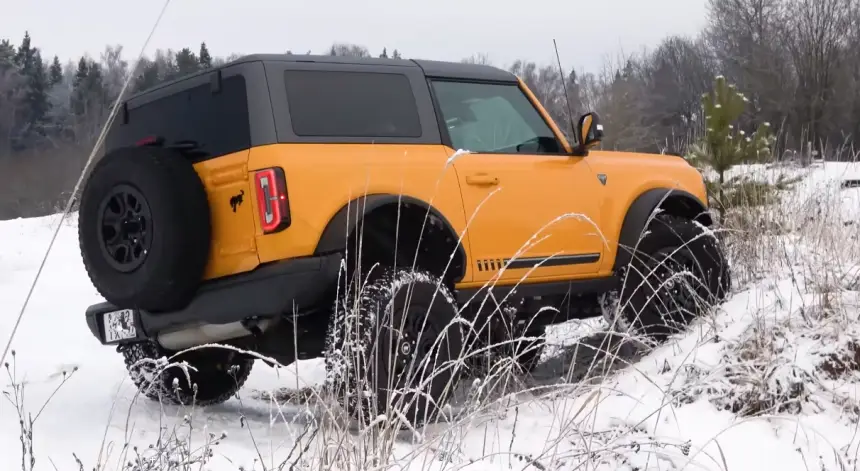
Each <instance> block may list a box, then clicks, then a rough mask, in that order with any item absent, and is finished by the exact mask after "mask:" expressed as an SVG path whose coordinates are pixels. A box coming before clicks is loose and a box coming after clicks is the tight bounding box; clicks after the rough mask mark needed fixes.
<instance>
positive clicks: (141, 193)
mask: <svg viewBox="0 0 860 471" xmlns="http://www.w3.org/2000/svg"><path fill="white" fill-rule="evenodd" d="M210 238H211V221H210V214H209V204H208V200H207V197H206V191H205V189H204V187H203V183H202V182H201V181H200V178H199V177H198V176H197V173H196V172H195V170H194V167H193V166H192V164H191V163H190V162H189V161H188V160H187V159H186V158H185V157H184V156H183V155H182V154H180V153H179V152H177V151H174V150H171V149H163V148H158V147H129V148H121V149H117V150H116V151H113V152H111V153H109V154H108V155H106V156H105V157H104V158H102V159H101V161H99V163H98V164H97V165H96V166H95V168H93V171H92V174H91V175H90V176H89V178H88V180H87V183H86V186H85V187H84V190H83V193H82V195H81V204H80V212H79V220H78V240H79V243H80V248H81V255H82V257H83V261H84V266H85V267H86V270H87V273H88V274H89V276H90V279H91V280H92V283H93V285H94V286H95V288H96V289H97V290H98V292H99V293H100V294H101V295H102V296H103V297H104V298H105V299H106V300H107V301H108V302H110V303H112V304H114V305H116V306H119V307H123V308H138V309H145V310H149V311H166V310H171V309H178V308H181V307H184V306H185V305H187V304H188V302H189V301H190V300H191V298H192V297H193V295H194V293H195V292H196V290H197V288H198V286H199V284H200V281H201V279H202V277H203V273H204V269H205V268H206V263H207V260H208V258H209V247H210Z"/></svg>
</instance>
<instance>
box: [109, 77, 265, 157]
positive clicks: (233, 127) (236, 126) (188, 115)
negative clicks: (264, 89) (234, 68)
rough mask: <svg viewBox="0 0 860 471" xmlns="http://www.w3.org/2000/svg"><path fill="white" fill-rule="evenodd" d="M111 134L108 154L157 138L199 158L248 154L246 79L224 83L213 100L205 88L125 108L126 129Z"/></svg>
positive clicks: (117, 128)
mask: <svg viewBox="0 0 860 471" xmlns="http://www.w3.org/2000/svg"><path fill="white" fill-rule="evenodd" d="M112 131H113V132H115V133H116V134H115V136H114V138H113V139H111V142H109V143H108V145H109V147H111V148H113V147H119V146H133V145H135V143H136V142H137V141H139V140H140V139H142V138H145V137H150V136H160V137H162V138H163V139H164V140H165V143H166V144H176V143H183V142H185V143H194V144H196V145H197V147H196V148H195V149H194V151H195V152H194V153H195V154H197V155H198V156H199V157H202V158H206V157H216V156H219V155H224V154H230V153H233V152H238V151H240V150H243V149H247V148H249V147H251V127H250V122H249V118H248V97H247V94H246V89H245V79H244V77H242V76H241V75H235V76H232V77H226V78H224V79H223V80H222V82H221V91H220V92H219V93H216V94H212V92H211V89H210V85H209V84H208V83H207V84H205V85H200V86H198V87H194V88H190V89H186V90H182V91H179V92H177V93H175V94H172V95H169V96H166V97H164V98H160V99H158V100H155V101H151V102H149V103H146V104H145V105H142V106H139V107H135V108H130V109H129V112H128V123H126V124H121V125H119V126H116V127H115V128H114V129H113V130H112Z"/></svg>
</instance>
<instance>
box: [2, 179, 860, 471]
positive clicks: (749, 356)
mask: <svg viewBox="0 0 860 471" xmlns="http://www.w3.org/2000/svg"><path fill="white" fill-rule="evenodd" d="M745 172H746V173H748V174H752V175H755V176H756V178H761V179H767V180H771V181H776V179H777V178H778V174H779V173H782V174H785V175H786V176H787V177H801V178H802V179H801V180H800V181H799V182H797V183H796V184H795V185H794V186H793V187H792V189H791V190H788V191H787V192H786V194H784V195H783V196H782V199H781V202H780V203H779V204H778V205H777V207H774V208H768V209H761V210H759V213H757V214H756V216H755V218H753V220H754V224H751V225H748V226H746V227H745V229H744V230H745V231H746V232H734V233H730V234H726V237H727V239H728V240H729V242H730V247H731V249H730V252H731V256H732V260H733V262H734V264H735V267H736V268H735V270H736V286H735V287H734V294H733V296H732V297H731V298H730V299H729V300H728V301H727V302H726V303H725V304H724V305H722V306H720V307H719V308H717V309H716V310H715V312H714V313H713V315H712V316H710V317H708V318H705V319H702V320H700V321H698V322H696V323H695V324H694V325H693V326H692V327H691V329H690V330H689V332H688V333H687V334H686V335H684V336H681V337H678V338H675V339H673V340H672V341H670V342H669V343H668V344H666V345H664V346H662V347H660V348H658V349H656V350H654V351H652V352H649V353H647V354H644V355H643V354H640V355H638V356H636V355H635V352H632V353H631V348H624V349H622V350H621V352H623V353H624V354H625V355H626V356H622V357H621V358H618V360H617V361H615V362H614V363H615V364H614V365H612V366H611V367H610V365H609V363H612V361H611V359H612V358H613V357H612V355H610V354H606V353H600V352H597V353H595V351H594V350H595V347H600V345H602V344H603V347H602V348H604V349H605V348H606V345H605V344H606V343H607V342H605V341H606V340H607V339H608V338H609V337H608V335H607V334H606V333H604V332H603V331H602V329H603V328H604V325H603V323H602V322H600V321H590V322H571V323H569V324H566V325H562V326H557V327H556V328H553V329H552V330H551V331H550V332H549V339H550V343H552V344H553V347H554V348H551V349H549V350H548V352H547V355H546V356H545V358H544V363H543V364H542V365H541V366H540V367H539V368H538V371H536V372H535V374H534V375H533V377H529V378H523V377H516V378H512V380H513V382H512V383H511V384H509V385H508V388H507V390H508V392H509V393H510V394H506V395H501V394H498V393H497V392H495V391H487V390H486V389H483V390H481V391H480V395H479V394H478V389H479V388H481V387H482V386H483V385H481V384H473V385H468V384H467V385H464V386H463V391H461V393H462V394H460V395H459V396H458V399H457V401H456V402H455V404H454V405H453V409H452V410H451V413H452V415H453V418H452V419H451V422H450V423H447V424H435V425H431V426H428V427H426V428H425V429H422V430H417V431H416V432H417V433H415V434H410V433H407V432H402V433H400V434H398V435H397V436H396V437H395V439H394V440H388V439H385V437H382V438H381V439H380V440H377V441H376V444H375V445H373V443H374V441H373V440H371V438H370V437H366V436H356V435H355V432H354V431H351V430H347V429H344V428H341V427H342V426H341V425H332V424H329V423H327V422H325V421H322V420H321V419H322V416H323V415H324V414H322V413H321V407H322V406H321V405H320V403H319V401H317V400H314V398H311V399H310V400H307V401H304V400H297V399H296V398H295V397H293V396H299V395H291V394H289V391H286V392H285V391H284V389H283V388H287V389H288V390H296V391H297V390H300V389H302V388H305V387H308V386H313V385H314V384H319V382H320V381H321V380H322V378H323V375H324V371H323V366H322V362H321V361H318V360H314V361H305V362H300V363H298V364H294V365H288V366H287V367H285V368H281V369H280V370H275V369H273V368H270V367H268V366H266V365H265V364H263V363H262V362H257V364H256V365H255V370H254V372H253V373H252V375H251V379H250V380H249V381H248V383H247V385H246V387H245V388H244V389H243V390H242V391H240V396H239V397H238V398H233V399H231V400H230V401H228V402H227V403H225V404H223V405H221V406H214V407H210V408H206V409H197V410H190V409H185V408H179V407H168V406H164V407H161V406H159V405H158V404H157V403H154V402H151V401H149V400H146V399H143V398H137V397H136V394H135V393H136V390H135V389H134V387H133V385H131V384H130V382H129V381H128V380H127V376H126V371H125V368H124V366H123V363H122V360H121V358H120V356H119V355H118V354H117V353H116V352H115V351H114V350H113V349H111V348H109V347H103V346H101V345H100V344H99V343H98V342H97V341H96V340H95V339H94V338H93V337H92V335H91V334H90V332H89V330H88V329H87V327H86V324H85V322H84V310H85V309H86V307H87V306H88V305H90V304H92V303H94V302H98V301H100V297H99V296H98V294H97V293H96V292H95V290H94V289H93V287H92V285H91V284H90V282H89V279H88V278H87V275H86V273H85V272H84V269H83V266H82V264H81V260H80V256H79V251H78V246H77V235H76V227H75V220H74V217H72V218H70V220H68V221H66V222H65V223H64V226H63V227H62V229H61V231H60V233H59V238H58V240H57V242H56V244H55V246H54V250H53V252H52V254H51V256H50V258H49V260H48V263H47V265H46V266H45V270H44V273H43V274H42V278H41V280H40V282H39V285H38V286H37V288H36V291H35V293H34V296H33V300H32V301H31V304H30V306H29V308H28V311H27V312H26V314H25V317H24V320H23V322H22V324H21V327H20V330H19V332H18V334H17V337H16V339H15V342H14V344H13V348H14V349H15V351H16V355H15V357H14V358H11V357H10V358H7V361H9V362H10V370H11V369H13V368H14V375H15V378H16V381H15V382H16V383H18V384H22V385H23V394H24V408H25V409H26V410H27V411H28V412H29V413H31V414H33V417H34V418H35V419H36V420H35V423H34V426H33V454H34V455H35V457H36V463H35V469H45V470H48V469H55V468H56V469H59V470H77V469H79V464H78V463H77V461H76V460H77V459H79V460H80V462H81V465H82V467H83V469H93V468H94V467H97V466H98V467H99V468H98V469H108V470H112V469H124V468H123V466H124V463H126V462H128V461H133V460H134V459H135V456H136V453H141V454H148V455H147V456H155V455H157V454H158V453H156V451H157V450H158V449H159V448H168V447H171V446H177V442H176V440H174V441H171V440H169V436H170V435H171V434H173V433H176V434H178V436H179V438H180V439H181V440H183V441H184V442H185V443H186V445H187V443H188V441H189V440H190V450H191V452H192V453H194V454H195V456H196V455H199V454H200V453H205V452H206V451H205V448H204V447H206V446H207V443H210V442H212V441H217V444H213V446H212V448H211V452H212V455H213V456H212V457H211V459H210V460H209V462H208V464H207V465H206V467H204V468H203V469H212V470H228V469H229V470H236V469H247V470H250V469H255V470H261V469H279V468H278V466H279V465H280V464H281V463H282V462H283V461H284V460H288V461H289V462H290V463H292V462H295V461H298V462H299V464H300V466H301V467H307V468H312V469H321V470H322V469H330V468H332V467H336V468H352V469H357V468H365V469H368V468H371V467H374V468H387V467H393V468H396V469H402V468H409V469H439V470H442V469H469V470H484V469H487V470H491V469H492V470H495V469H536V470H539V471H548V470H556V469H558V470H575V469H576V470H578V469H589V470H591V469H605V470H614V469H623V470H645V469H654V470H658V469H659V470H675V469H679V470H680V469H689V470H732V471H736V470H751V471H752V470H755V471H760V470H771V469H772V470H780V471H789V470H813V469H814V470H822V469H825V470H840V469H856V466H857V459H858V456H860V448H858V446H860V434H858V419H860V402H858V401H860V396H858V394H860V278H858V276H860V271H858V270H857V265H860V264H858V263H857V261H860V240H858V235H860V234H858V233H860V188H858V189H840V187H839V182H840V181H841V180H842V179H843V178H860V165H858V166H854V165H848V164H827V165H826V166H814V167H812V168H810V169H805V170H800V169H791V168H786V169H782V170H780V169H774V168H767V167H764V166H755V167H748V168H746V169H745ZM57 221H58V218H57V217H56V216H55V217H49V218H41V219H31V220H15V221H6V222H0V300H2V302H0V337H2V341H3V342H5V340H6V339H7V337H8V335H9V332H10V331H11V328H12V325H13V323H14V321H15V317H16V316H17V314H18V310H19V309H20V306H21V304H22V302H23V300H24V296H25V295H26V292H27V289H28V287H29V285H30V283H31V281H32V279H33V277H34V275H35V273H36V270H37V268H38V265H39V263H40V261H41V257H42V255H43V253H44V250H45V249H46V247H47V244H48V242H49V239H50V237H51V234H52V228H53V227H54V225H55V224H56V223H57ZM616 343H617V342H616ZM616 350H617V349H614V350H612V351H613V352H615V351H616ZM64 374H65V375H67V376H68V375H71V377H70V378H69V379H68V381H67V382H66V383H65V384H63V385H62V387H61V388H60V389H59V390H58V391H57V392H56V394H55V395H54V396H53V397H52V398H51V399H50V402H49V403H48V405H47V406H46V407H45V408H44V410H43V411H42V412H41V414H40V415H38V417H37V416H36V414H37V413H38V412H39V410H40V409H41V408H42V405H43V404H44V403H45V402H46V401H47V400H48V398H49V397H51V395H52V394H54V392H55V390H57V387H58V386H59V385H60V384H61V382H62V381H63V378H64ZM584 376H589V377H597V379H598V381H591V382H586V381H580V380H581V379H583V377H584ZM12 383H13V381H12V378H11V377H9V376H4V379H3V383H2V385H0V389H2V390H3V391H4V392H6V393H8V395H9V399H10V400H13V399H14V396H15V395H14V392H13V389H12V388H13V386H12ZM495 387H496V388H498V385H496V386H495ZM311 394H312V393H311ZM186 418H187V419H186ZM186 420H187V422H186ZM189 423H190V427H189ZM189 430H191V436H190V438H186V437H187V435H188V432H189ZM222 432H226V438H223V439H220V438H219V437H220V436H221V434H222ZM209 434H214V437H215V438H214V439H213V440H209V441H207V437H208V436H209ZM19 436H20V425H19V418H18V413H17V412H16V410H15V407H14V406H13V405H12V404H10V401H6V400H4V401H2V402H0V449H2V450H3V453H0V469H3V470H15V469H21V466H22V463H21V442H20V440H19ZM160 437H161V441H160V443H159V440H160ZM297 442H298V446H296V444H297ZM127 444H128V445H127ZM150 445H154V446H155V449H154V450H149V451H146V448H147V447H149V446H150ZM374 446H375V448H374ZM133 447H137V452H135V451H134V448H133ZM182 448H183V449H188V448H189V447H187V446H186V447H182ZM178 450H180V448H178V447H177V448H174V451H175V453H177V454H175V455H173V456H174V457H175V458H176V459H184V458H181V456H180V451H178ZM76 457H77V458H76ZM297 457H300V458H297ZM374 457H379V461H377V462H376V464H373V463H374V461H373V458H374ZM27 465H28V466H29V463H27ZM287 467H289V464H288V465H287ZM27 469H29V468H27ZM143 469H185V468H168V467H165V465H161V467H153V468H143ZM188 469H199V467H194V468H188ZM284 469H286V468H284Z"/></svg>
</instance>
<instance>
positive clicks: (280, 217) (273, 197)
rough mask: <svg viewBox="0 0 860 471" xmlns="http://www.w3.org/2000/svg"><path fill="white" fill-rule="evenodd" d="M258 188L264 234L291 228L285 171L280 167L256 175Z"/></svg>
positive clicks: (260, 171)
mask: <svg viewBox="0 0 860 471" xmlns="http://www.w3.org/2000/svg"><path fill="white" fill-rule="evenodd" d="M254 185H255V186H256V187H257V209H258V210H259V211H260V224H261V225H262V227H263V234H271V233H274V232H279V231H282V230H284V229H286V228H287V227H289V226H290V203H289V200H288V199H287V180H286V178H285V177H284V170H283V169H281V168H278V167H274V168H267V169H265V170H259V171H257V172H255V173H254Z"/></svg>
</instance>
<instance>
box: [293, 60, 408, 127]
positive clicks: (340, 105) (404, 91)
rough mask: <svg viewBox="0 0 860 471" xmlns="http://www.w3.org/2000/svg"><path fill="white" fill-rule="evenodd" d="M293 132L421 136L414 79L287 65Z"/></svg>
mask: <svg viewBox="0 0 860 471" xmlns="http://www.w3.org/2000/svg"><path fill="white" fill-rule="evenodd" d="M284 82H285V85H286V87H287V101H288V103H289V107H290V119H291V121H292V126H293V132H295V133H296V135H298V136H308V137H311V136H313V137H364V138H366V137H394V138H417V137H421V121H420V120H419V118H418V108H417V106H416V104H415V96H414V95H413V93H412V87H411V85H410V84H409V79H408V78H407V77H406V76H405V75H402V74H394V73H375V72H336V71H322V70H287V71H286V72H284Z"/></svg>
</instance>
